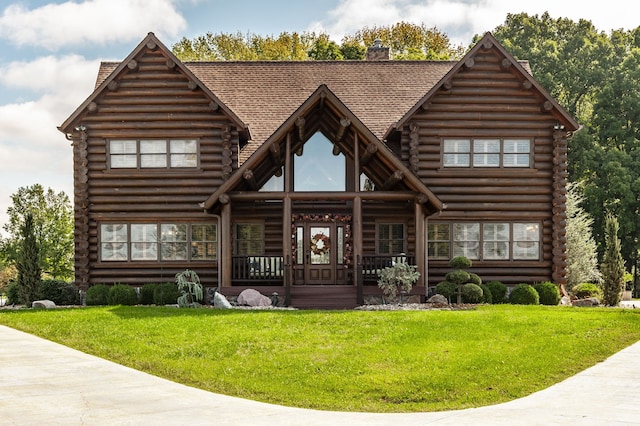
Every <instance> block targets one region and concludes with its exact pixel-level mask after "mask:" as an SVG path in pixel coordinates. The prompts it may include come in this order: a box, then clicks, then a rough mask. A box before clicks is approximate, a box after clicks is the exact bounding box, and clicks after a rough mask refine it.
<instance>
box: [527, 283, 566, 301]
mask: <svg viewBox="0 0 640 426" xmlns="http://www.w3.org/2000/svg"><path fill="white" fill-rule="evenodd" d="M533 288H534V289H535V290H536V291H537V292H538V296H539V297H540V304H541V305H549V306H556V305H557V304H558V303H560V290H558V286H557V285H555V284H554V283H551V282H545V283H538V284H536V285H534V286H533Z"/></svg>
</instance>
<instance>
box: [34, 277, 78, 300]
mask: <svg viewBox="0 0 640 426" xmlns="http://www.w3.org/2000/svg"><path fill="white" fill-rule="evenodd" d="M40 297H41V298H43V299H47V300H51V301H52V302H53V303H55V304H56V305H77V304H78V303H80V297H79V293H78V288H77V287H76V286H75V285H73V284H71V283H68V282H66V281H62V280H42V281H40Z"/></svg>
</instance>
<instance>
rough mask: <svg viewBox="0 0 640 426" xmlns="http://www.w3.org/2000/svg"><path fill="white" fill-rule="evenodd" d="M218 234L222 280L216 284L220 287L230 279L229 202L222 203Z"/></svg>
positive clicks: (230, 230) (228, 283) (230, 232)
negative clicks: (219, 237)
mask: <svg viewBox="0 0 640 426" xmlns="http://www.w3.org/2000/svg"><path fill="white" fill-rule="evenodd" d="M220 219H221V220H220V222H221V223H220V227H221V229H220V235H221V237H222V253H220V261H219V266H218V267H219V268H222V271H221V274H220V276H221V277H222V282H221V283H219V284H218V285H219V286H220V287H223V286H230V285H231V279H232V278H233V277H232V276H231V269H232V268H231V264H232V256H233V248H232V245H231V236H232V235H233V232H232V229H231V204H229V203H227V204H223V205H222V209H221V211H220Z"/></svg>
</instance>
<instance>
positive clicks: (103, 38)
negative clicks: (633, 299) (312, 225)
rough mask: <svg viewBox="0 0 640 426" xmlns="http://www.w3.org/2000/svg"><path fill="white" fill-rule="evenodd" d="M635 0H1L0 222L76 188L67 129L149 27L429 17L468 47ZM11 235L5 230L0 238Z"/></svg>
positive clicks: (596, 17)
mask: <svg viewBox="0 0 640 426" xmlns="http://www.w3.org/2000/svg"><path fill="white" fill-rule="evenodd" d="M628 6H629V4H628V1H627V0H609V1H607V2H600V1H599V2H596V1H592V0H589V1H584V0H538V1H535V2H534V1H531V0H454V1H450V0H293V1H282V0H269V1H266V0H232V1H229V0H57V1H46V0H21V1H18V0H15V1H14V0H3V1H2V2H1V3H0V228H1V227H2V225H3V224H4V223H5V222H6V218H7V216H6V210H7V208H8V207H9V206H10V195H11V194H13V193H15V192H16V191H17V190H18V188H20V187H23V186H29V185H33V184H35V183H40V184H42V185H43V186H44V187H45V188H47V187H50V188H52V189H54V190H55V191H64V192H66V193H67V194H68V195H69V196H70V197H72V195H73V167H72V152H71V147H70V145H69V142H68V141H67V140H66V139H65V138H64V135H62V134H61V133H60V132H58V131H57V129H56V128H57V126H59V125H60V124H61V123H62V122H63V121H64V120H65V119H66V118H67V117H68V116H69V115H70V114H71V113H72V112H73V111H74V109H75V108H76V107H77V106H78V105H79V104H80V103H82V101H84V99H86V97H87V96H89V95H90V93H91V91H92V89H93V85H94V82H95V77H96V73H97V70H98V64H99V62H100V61H101V60H121V59H123V58H124V57H126V56H127V55H128V54H129V53H130V51H131V50H132V49H133V48H134V47H135V46H136V45H137V44H138V43H139V41H140V40H142V39H143V38H144V36H145V35H146V34H147V33H148V32H149V31H153V32H155V33H156V35H157V36H158V37H160V39H161V40H162V41H163V42H164V44H166V45H167V46H171V45H172V44H173V43H175V42H176V41H178V40H179V39H180V38H182V37H188V38H193V37H194V36H197V35H201V34H205V33H206V32H213V33H219V32H233V33H235V32H238V31H240V32H242V33H247V32H250V33H256V34H261V35H277V34H279V33H280V32H284V31H288V32H292V31H298V32H302V31H316V32H321V31H324V32H327V33H329V34H330V35H331V37H332V38H333V39H334V40H336V41H338V42H339V41H340V40H341V38H342V36H343V35H344V34H347V33H353V32H355V31H356V30H358V29H360V28H362V27H364V26H373V25H390V24H394V23H396V22H399V21H407V22H413V23H416V24H420V23H424V24H425V25H427V26H428V27H432V26H435V27H437V28H438V29H439V30H441V31H443V32H445V33H446V34H448V35H449V37H450V38H451V39H452V41H454V42H455V43H456V44H463V45H465V46H466V45H468V44H469V43H470V42H471V38H472V37H473V35H474V34H482V33H484V32H486V31H490V30H492V29H493V28H495V27H496V26H497V25H500V24H501V23H503V22H504V20H505V17H506V14H507V13H519V12H527V13H529V14H542V13H544V12H545V11H549V13H550V14H551V16H553V17H568V18H571V19H573V20H578V19H588V20H591V21H592V22H593V23H594V25H595V26H596V27H597V28H598V29H599V30H602V31H605V32H609V31H610V30H611V29H617V28H625V29H632V28H635V27H637V26H639V25H640V20H638V19H637V18H636V16H635V14H633V13H628V12H629V10H628ZM2 234H3V232H2V230H1V229H0V235H2Z"/></svg>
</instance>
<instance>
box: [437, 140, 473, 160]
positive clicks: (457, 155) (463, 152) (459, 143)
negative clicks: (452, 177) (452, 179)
mask: <svg viewBox="0 0 640 426" xmlns="http://www.w3.org/2000/svg"><path fill="white" fill-rule="evenodd" d="M470 146H471V145H470V141H469V140H467V139H462V140H459V139H446V140H445V141H444V161H443V163H444V166H445V167H469V166H470V165H471V163H470V161H469V158H470V155H469V152H470V151H469V150H470Z"/></svg>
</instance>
